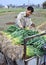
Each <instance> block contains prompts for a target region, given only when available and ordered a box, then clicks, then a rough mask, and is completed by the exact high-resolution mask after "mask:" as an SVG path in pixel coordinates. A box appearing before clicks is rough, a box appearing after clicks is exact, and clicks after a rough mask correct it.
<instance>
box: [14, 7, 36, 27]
mask: <svg viewBox="0 0 46 65" xmlns="http://www.w3.org/2000/svg"><path fill="white" fill-rule="evenodd" d="M33 12H34V8H33V7H32V6H28V7H27V10H26V12H20V13H19V14H18V16H17V21H16V22H15V23H16V24H17V25H18V26H19V27H20V28H24V27H29V28H31V27H35V24H34V23H33V22H32V21H31V17H30V15H31V14H32V13H33Z"/></svg>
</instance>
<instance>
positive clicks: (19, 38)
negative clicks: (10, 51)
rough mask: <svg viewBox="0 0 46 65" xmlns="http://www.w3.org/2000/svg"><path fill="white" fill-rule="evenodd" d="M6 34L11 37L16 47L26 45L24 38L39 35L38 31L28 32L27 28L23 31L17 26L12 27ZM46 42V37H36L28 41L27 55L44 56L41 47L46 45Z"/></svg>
mask: <svg viewBox="0 0 46 65" xmlns="http://www.w3.org/2000/svg"><path fill="white" fill-rule="evenodd" d="M4 32H5V33H7V35H8V36H9V35H10V36H9V38H11V39H12V44H14V45H16V44H24V43H23V41H24V38H26V37H28V36H32V35H35V34H38V33H39V32H38V31H35V30H27V29H26V28H25V29H21V28H19V27H17V26H15V25H11V26H10V27H8V29H7V30H5V31H4ZM45 42H46V36H41V37H36V38H33V39H31V40H29V41H27V46H26V55H27V56H28V57H32V56H36V55H37V56H41V55H43V54H44V51H43V50H42V49H41V47H42V45H43V44H45Z"/></svg>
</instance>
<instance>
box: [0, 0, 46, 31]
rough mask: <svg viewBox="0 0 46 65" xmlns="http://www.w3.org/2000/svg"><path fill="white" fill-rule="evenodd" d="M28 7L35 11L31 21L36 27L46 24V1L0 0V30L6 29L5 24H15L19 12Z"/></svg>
mask: <svg viewBox="0 0 46 65" xmlns="http://www.w3.org/2000/svg"><path fill="white" fill-rule="evenodd" d="M29 5H31V6H33V7H34V9H35V11H34V13H33V14H32V15H31V19H32V21H33V22H34V23H35V24H36V26H40V25H41V24H43V23H46V0H0V30H3V29H6V28H7V26H6V23H8V22H15V21H16V17H17V15H18V14H19V12H22V11H26V8H27V7H28V6H29Z"/></svg>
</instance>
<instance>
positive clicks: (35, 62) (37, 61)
mask: <svg viewBox="0 0 46 65" xmlns="http://www.w3.org/2000/svg"><path fill="white" fill-rule="evenodd" d="M10 24H12V23H10ZM8 25H9V24H8ZM43 35H46V31H45V32H44V33H41V34H36V35H33V36H28V37H27V38H25V39H24V57H23V59H21V60H20V61H21V62H20V61H19V60H17V61H16V63H17V65H42V64H43V63H44V55H43V56H42V57H38V56H34V57H32V58H28V59H27V58H26V42H27V41H28V40H30V39H32V38H35V37H39V36H43ZM6 60H7V59H6ZM45 61H46V60H45ZM8 65H9V64H8ZM11 65H12V64H11ZM15 65H16V64H15Z"/></svg>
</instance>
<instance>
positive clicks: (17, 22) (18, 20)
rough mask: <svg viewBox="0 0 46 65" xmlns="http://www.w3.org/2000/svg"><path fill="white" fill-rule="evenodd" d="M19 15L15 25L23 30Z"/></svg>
mask: <svg viewBox="0 0 46 65" xmlns="http://www.w3.org/2000/svg"><path fill="white" fill-rule="evenodd" d="M21 17H22V15H21V13H20V14H19V15H18V16H17V21H16V24H17V25H18V26H19V27H20V28H23V26H22V24H21Z"/></svg>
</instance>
